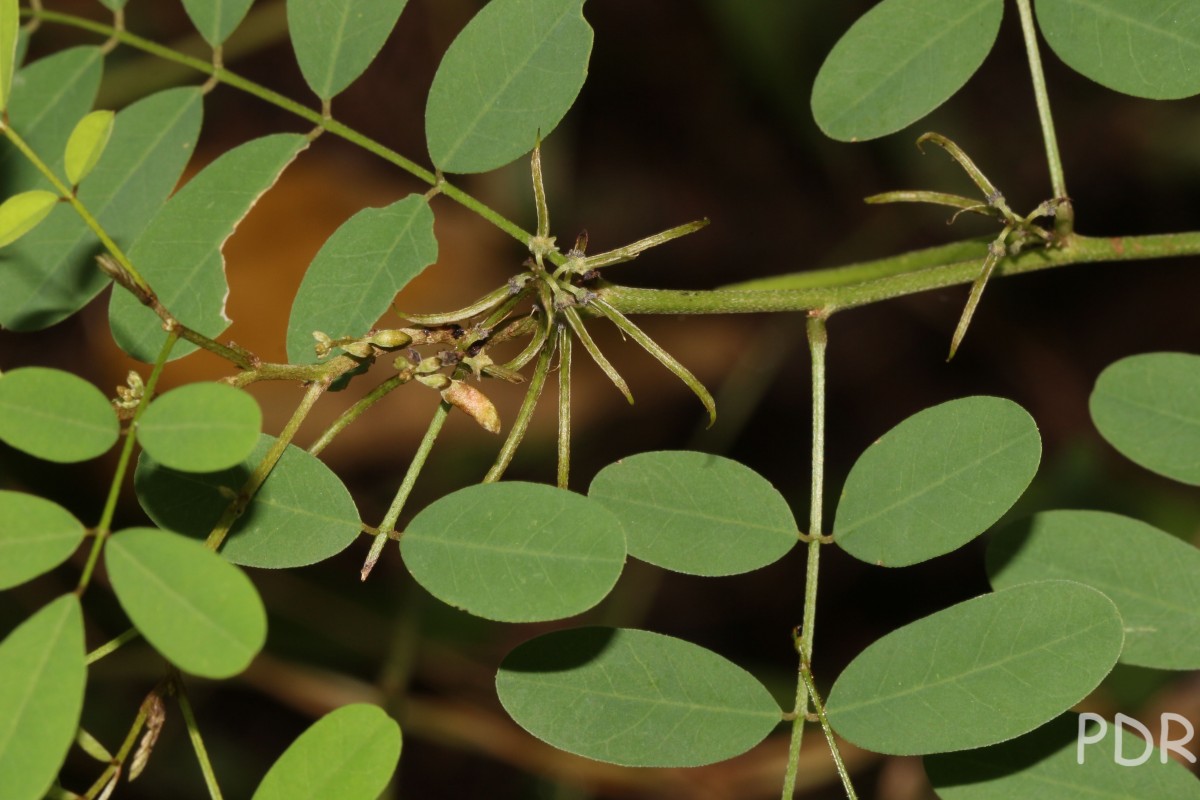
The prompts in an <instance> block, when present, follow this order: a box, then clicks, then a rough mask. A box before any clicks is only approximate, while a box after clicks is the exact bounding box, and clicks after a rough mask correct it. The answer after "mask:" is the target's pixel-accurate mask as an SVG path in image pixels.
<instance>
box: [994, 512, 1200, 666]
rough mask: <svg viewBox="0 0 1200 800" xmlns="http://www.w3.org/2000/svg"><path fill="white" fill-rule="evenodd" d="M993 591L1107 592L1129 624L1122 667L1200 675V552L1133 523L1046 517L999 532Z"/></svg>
mask: <svg viewBox="0 0 1200 800" xmlns="http://www.w3.org/2000/svg"><path fill="white" fill-rule="evenodd" d="M987 564H988V575H989V576H990V578H991V581H992V586H994V587H996V588H997V589H1003V588H1005V587H1007V586H1014V585H1016V584H1018V583H1028V582H1030V581H1040V580H1054V579H1063V580H1072V581H1079V582H1080V583H1085V584H1087V585H1088V586H1091V587H1093V588H1095V589H1099V590H1100V591H1102V592H1104V594H1106V595H1107V596H1108V597H1109V599H1110V600H1112V601H1113V602H1114V603H1116V605H1117V610H1118V611H1119V612H1120V613H1121V619H1122V620H1123V621H1124V624H1125V647H1124V649H1123V650H1122V652H1121V661H1122V662H1123V663H1125V664H1136V665H1138V666H1142V667H1151V668H1154V669H1200V580H1198V579H1197V577H1196V576H1198V575H1200V550H1197V549H1196V548H1195V547H1193V546H1192V545H1190V544H1188V543H1187V542H1183V541H1180V540H1179V539H1176V538H1175V537H1174V536H1171V535H1170V534H1168V533H1165V532H1163V531H1160V530H1159V529H1158V528H1155V527H1154V526H1152V525H1147V524H1146V523H1144V522H1141V521H1139V520H1136V519H1130V518H1129V517H1123V516H1120V515H1119V514H1109V513H1107V512H1103V511H1044V512H1042V513H1040V514H1036V515H1034V516H1033V518H1032V519H1029V520H1023V521H1021V522H1019V523H1017V524H1015V525H1011V526H1008V527H1006V528H1005V529H1004V530H1002V531H1000V532H999V533H998V534H997V535H996V536H995V537H994V538H993V539H992V541H991V543H990V545H989V547H988V553H987Z"/></svg>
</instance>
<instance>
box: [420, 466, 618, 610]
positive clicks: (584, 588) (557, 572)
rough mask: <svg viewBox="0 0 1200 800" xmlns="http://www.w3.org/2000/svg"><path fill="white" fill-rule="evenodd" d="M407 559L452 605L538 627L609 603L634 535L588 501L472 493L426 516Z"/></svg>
mask: <svg viewBox="0 0 1200 800" xmlns="http://www.w3.org/2000/svg"><path fill="white" fill-rule="evenodd" d="M400 552H401V554H402V555H403V556H404V563H405V565H406V566H407V567H408V570H409V572H411V573H412V576H413V578H414V579H415V580H416V581H417V583H419V584H421V586H423V587H424V588H425V589H426V591H428V592H429V593H430V594H432V595H433V596H434V597H436V598H438V599H439V600H441V601H442V602H444V603H447V604H449V605H452V606H454V607H455V608H461V609H462V610H464V611H466V612H468V613H471V614H474V615H476V616H479V617H485V618H487V619H494V620H498V621H501V622H538V621H542V620H551V619H562V618H564V617H570V616H574V615H575V614H580V613H582V612H584V611H587V610H588V609H589V608H591V607H592V606H594V605H596V603H599V602H600V601H601V600H603V599H604V597H605V596H606V595H607V594H608V593H609V592H610V591H611V590H612V588H613V585H614V584H615V583H616V582H617V578H618V577H619V576H620V574H621V570H622V568H623V567H624V566H625V534H624V533H623V532H622V530H621V523H620V522H618V521H617V518H616V517H614V516H613V515H612V514H611V513H610V512H609V511H607V510H606V509H605V508H604V507H603V506H601V505H600V504H599V503H596V502H594V501H592V500H589V499H588V498H586V497H583V496H581V495H578V494H575V493H573V492H568V491H566V490H564V489H556V488H554V487H552V486H545V485H543V484H540V483H522V482H519V481H506V482H504V483H486V484H479V485H476V486H468V487H467V488H465V489H460V490H459V491H457V492H454V493H452V494H448V495H446V496H444V497H442V498H441V499H439V500H437V501H435V502H434V503H433V504H432V505H430V506H427V507H426V508H424V509H423V510H422V511H421V512H420V513H419V514H417V515H416V517H414V518H413V520H412V522H410V523H409V524H408V527H407V528H406V529H405V531H404V535H403V536H402V537H401V538H400Z"/></svg>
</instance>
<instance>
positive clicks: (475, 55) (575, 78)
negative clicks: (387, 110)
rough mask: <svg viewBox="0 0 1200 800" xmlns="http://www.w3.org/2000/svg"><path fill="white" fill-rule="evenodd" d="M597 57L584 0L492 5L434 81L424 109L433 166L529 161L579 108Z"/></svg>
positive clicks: (472, 168) (471, 168)
mask: <svg viewBox="0 0 1200 800" xmlns="http://www.w3.org/2000/svg"><path fill="white" fill-rule="evenodd" d="M591 51H592V29H591V26H589V25H588V24H587V22H586V21H585V20H584V18H583V0H492V2H490V3H488V4H487V5H486V6H484V7H483V9H482V10H481V11H480V12H479V13H478V14H476V15H475V17H474V18H473V19H472V20H471V21H470V22H469V23H468V24H467V27H465V28H464V29H463V30H462V32H461V33H459V35H458V37H457V38H455V40H454V42H453V43H452V44H451V45H450V49H449V50H447V51H446V55H445V56H444V57H443V58H442V63H441V64H440V65H439V66H438V70H437V74H436V75H434V78H433V86H432V87H430V90H429V101H428V103H427V105H426V107H425V137H426V139H427V140H428V142H429V155H430V157H431V158H432V159H433V163H434V164H435V165H436V166H437V167H438V168H439V169H442V170H445V171H446V172H486V171H487V170H491V169H496V168H497V167H502V166H504V165H505V164H507V163H509V162H511V161H513V160H515V159H517V158H519V157H520V156H522V155H524V154H525V153H528V152H529V151H530V150H532V149H533V146H534V145H535V144H536V143H537V139H538V136H539V133H540V135H541V136H542V137H543V138H544V137H546V136H547V135H549V134H550V132H551V131H552V130H554V128H555V126H557V125H558V123H559V122H560V121H561V120H562V118H563V117H564V116H565V115H566V113H567V111H568V110H569V109H570V108H571V105H572V104H573V103H574V102H575V98H576V97H577V96H578V95H579V90H580V89H581V88H582V87H583V81H584V79H585V78H586V77H587V67H588V59H589V58H590V56H591Z"/></svg>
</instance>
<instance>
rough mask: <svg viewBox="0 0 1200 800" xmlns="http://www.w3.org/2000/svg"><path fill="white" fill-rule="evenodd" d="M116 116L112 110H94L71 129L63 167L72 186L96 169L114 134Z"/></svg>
mask: <svg viewBox="0 0 1200 800" xmlns="http://www.w3.org/2000/svg"><path fill="white" fill-rule="evenodd" d="M116 116H117V115H116V114H114V113H113V112H111V111H93V112H91V113H90V114H88V115H87V116H85V117H84V118H83V119H81V120H79V124H78V125H76V126H75V130H73V131H71V138H69V139H67V151H66V153H65V154H64V155H63V168H64V169H65V170H66V172H67V182H68V183H70V184H71V185H72V186H75V185H78V184H79V183H80V182H81V181H83V179H84V178H86V177H87V176H88V175H89V174H90V173H91V171H92V170H93V169H95V167H96V163H97V162H98V161H99V160H100V156H102V155H103V154H104V148H105V147H107V146H108V140H109V137H111V136H112V131H113V122H114V120H115V119H116Z"/></svg>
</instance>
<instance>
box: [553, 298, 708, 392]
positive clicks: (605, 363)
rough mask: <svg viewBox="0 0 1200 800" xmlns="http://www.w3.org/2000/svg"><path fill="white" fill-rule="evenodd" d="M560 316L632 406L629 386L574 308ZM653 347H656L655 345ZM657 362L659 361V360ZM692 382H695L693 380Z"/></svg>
mask: <svg viewBox="0 0 1200 800" xmlns="http://www.w3.org/2000/svg"><path fill="white" fill-rule="evenodd" d="M562 314H563V316H565V317H566V318H567V323H568V324H569V325H570V326H571V330H573V331H575V335H576V336H578V337H579V341H580V343H581V344H582V345H583V349H584V350H587V351H588V355H590V356H591V357H592V360H593V361H595V362H596V365H597V366H598V367H600V369H601V370H603V372H604V374H605V375H607V376H608V379H609V380H610V381H612V382H613V385H614V386H616V387H617V388H618V389H620V390H621V394H623V395H625V399H626V400H628V401H629V405H633V393H632V392H630V391H629V384H627V383H625V379H624V378H622V377H621V373H619V372H617V369H616V367H614V366H613V365H612V363H611V362H609V360H608V359H607V358H605V357H604V354H603V353H601V352H600V348H599V347H598V346H597V345H596V342H595V341H594V340H593V339H592V335H591V334H590V333H588V330H587V327H586V326H584V324H583V320H582V319H580V318H579V312H578V311H576V310H575V309H574V308H565V309H563V310H562ZM618 327H619V326H618ZM644 346H645V345H643V347H644ZM655 346H656V347H657V345H655ZM660 349H661V348H660ZM659 360H660V361H661V359H659ZM692 380H695V378H693V379H692Z"/></svg>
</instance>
